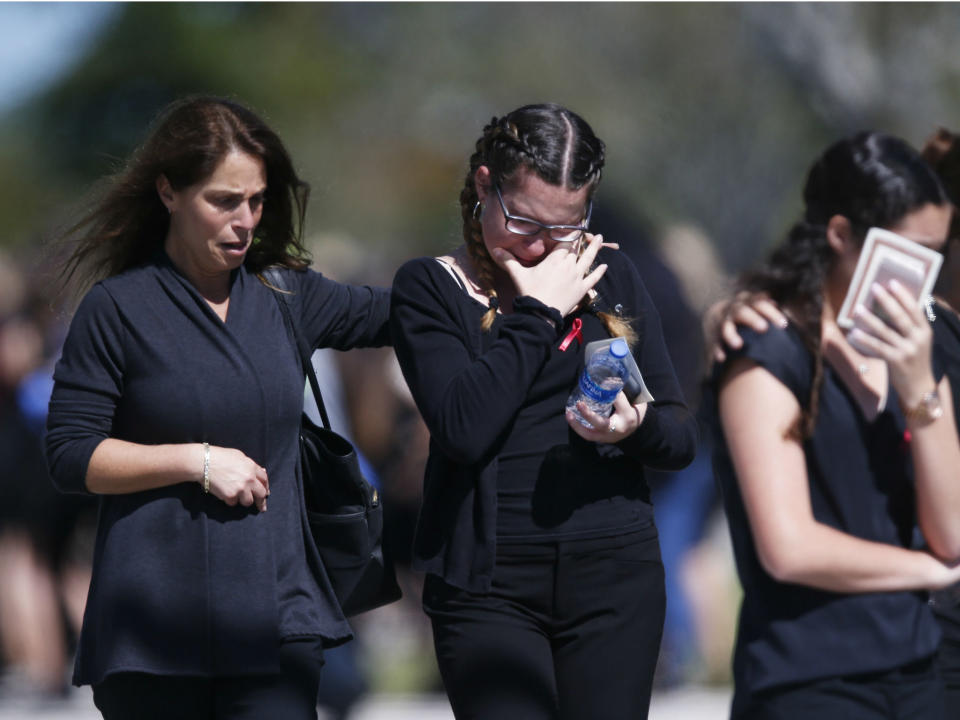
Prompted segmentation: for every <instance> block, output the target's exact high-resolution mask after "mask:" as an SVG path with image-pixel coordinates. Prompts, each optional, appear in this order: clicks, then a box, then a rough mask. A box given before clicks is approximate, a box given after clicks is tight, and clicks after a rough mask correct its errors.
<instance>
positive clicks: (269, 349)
mask: <svg viewBox="0 0 960 720" xmlns="http://www.w3.org/2000/svg"><path fill="white" fill-rule="evenodd" d="M287 275H288V277H289V279H288V281H287V282H288V285H289V287H290V288H291V289H293V290H294V295H293V312H294V318H295V320H296V321H297V322H298V323H299V330H300V332H301V333H302V335H303V337H304V338H305V339H306V340H308V341H309V342H310V343H311V344H312V345H313V346H314V347H333V348H337V349H347V348H350V347H356V346H375V345H384V344H387V343H388V342H389V327H388V326H387V318H388V312H389V311H388V303H389V298H388V296H387V294H386V291H385V290H380V289H372V288H366V287H351V286H346V285H341V284H339V283H336V282H333V281H331V280H328V279H326V278H324V277H323V276H322V275H320V274H319V273H315V272H312V271H305V272H294V271H287ZM231 281H232V286H231V291H230V306H229V313H228V316H227V319H226V321H225V322H224V321H221V320H220V318H219V317H218V316H217V315H216V313H215V312H214V311H213V310H212V308H211V307H210V306H209V305H208V304H207V302H206V301H205V300H204V299H203V298H202V297H201V296H200V295H199V293H197V291H196V290H195V289H194V288H193V286H192V285H191V284H190V283H189V282H188V281H187V280H186V278H185V277H183V276H182V275H181V274H180V273H179V272H178V271H177V270H176V269H175V267H174V266H173V265H172V263H171V262H170V260H169V259H168V258H167V257H166V255H164V254H161V255H160V256H158V258H157V260H156V262H155V263H153V264H150V265H147V266H144V267H140V268H137V269H133V270H130V271H128V272H125V273H123V274H121V275H118V276H115V277H112V278H109V279H107V280H104V281H103V282H101V283H98V284H97V285H95V286H94V287H93V289H92V290H91V291H90V292H89V293H88V294H87V296H86V297H85V298H84V300H83V301H82V303H81V304H80V307H79V308H78V310H77V313H76V315H75V317H74V319H73V322H72V323H71V327H70V332H69V335H68V337H67V340H66V343H65V345H64V349H63V355H62V357H61V359H60V361H59V362H58V363H57V367H56V371H55V373H54V380H55V387H54V390H53V396H52V398H51V401H50V415H49V419H48V435H47V456H48V463H49V466H50V470H51V476H52V478H53V481H54V483H55V484H56V485H57V486H58V487H59V488H60V489H61V490H64V491H67V492H86V491H87V490H86V484H85V479H86V474H87V466H88V464H89V461H90V457H91V455H92V454H93V451H94V450H95V448H96V447H97V445H99V444H100V443H101V442H102V441H103V440H104V439H105V438H108V437H109V438H118V439H121V440H127V441H130V442H135V443H143V444H163V443H199V442H209V443H210V444H211V445H217V446H223V447H228V448H237V449H239V450H241V451H242V452H244V453H245V454H246V455H247V456H249V457H250V458H252V459H253V460H254V461H256V462H257V463H259V464H260V465H262V466H264V467H265V468H266V469H267V473H268V475H269V477H270V491H271V494H270V501H269V506H268V510H267V512H265V513H258V512H257V511H256V510H255V509H254V508H245V507H242V506H239V505H238V506H235V507H229V506H227V505H226V504H225V503H224V502H223V501H222V500H219V499H218V498H216V497H215V496H213V495H212V494H211V495H205V494H204V493H203V490H202V488H201V486H200V484H199V483H180V484H177V485H172V486H169V487H162V488H157V489H154V490H148V491H143V492H135V493H127V494H118V495H102V496H100V516H99V525H98V529H97V539H96V546H95V550H94V559H93V579H92V583H91V586H90V594H89V599H88V601H87V607H86V612H85V615H84V621H83V628H82V631H81V636H80V646H79V650H78V653H77V660H76V667H75V671H74V682H75V683H76V684H78V685H79V684H85V683H93V684H95V683H98V682H100V681H102V680H103V679H104V678H105V677H106V676H108V675H109V674H111V673H114V672H120V671H135V672H147V673H155V674H162V675H174V674H175V675H194V676H198V675H199V676H217V675H246V674H254V673H271V672H277V671H278V665H277V649H278V647H279V642H280V641H281V640H283V639H289V638H295V637H305V636H315V637H322V638H323V639H324V640H325V641H326V642H327V644H336V643H338V642H342V641H344V640H346V639H348V638H349V637H350V628H349V625H348V624H347V622H346V620H345V619H344V617H343V614H342V613H341V611H340V608H339V606H338V605H337V601H336V599H335V597H334V596H333V594H332V591H331V589H330V586H329V583H328V582H327V579H326V574H325V573H324V572H323V570H322V565H321V564H320V561H319V558H318V557H317V556H316V551H315V550H314V548H313V547H312V545H310V544H309V543H308V542H306V537H307V534H306V533H307V530H306V520H305V512H304V508H303V501H302V492H301V491H300V489H299V477H298V471H297V458H298V440H297V438H298V433H299V427H300V413H301V410H302V407H303V386H304V382H303V374H302V372H301V370H300V367H299V362H298V360H297V356H296V354H295V351H294V348H293V345H292V341H291V339H290V337H289V335H288V333H287V330H286V328H285V325H284V322H283V318H282V316H281V314H280V309H279V307H278V304H277V302H276V299H275V297H274V296H273V294H274V291H272V290H271V289H269V288H268V287H266V286H265V285H263V284H262V283H261V282H260V281H259V279H258V278H257V277H256V276H255V275H254V274H252V273H251V272H249V271H248V270H247V269H246V268H241V269H239V270H237V271H235V272H234V273H233V276H232V278H231ZM201 469H202V468H200V467H198V468H197V474H198V476H199V475H200V473H201ZM214 471H215V468H214Z"/></svg>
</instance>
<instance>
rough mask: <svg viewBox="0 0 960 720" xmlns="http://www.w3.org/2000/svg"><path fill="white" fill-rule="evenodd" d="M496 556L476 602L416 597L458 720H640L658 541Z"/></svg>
mask: <svg viewBox="0 0 960 720" xmlns="http://www.w3.org/2000/svg"><path fill="white" fill-rule="evenodd" d="M642 537H643V536H642V535H639V534H633V535H624V536H621V537H616V538H603V539H600V540H580V541H570V542H559V543H550V544H542V545H540V544H538V545H514V546H510V547H503V546H501V547H500V548H499V550H498V553H497V565H496V569H495V571H494V577H493V586H492V588H491V590H490V592H489V593H487V594H476V593H470V592H466V591H464V590H460V589H458V588H455V587H452V586H450V585H448V584H447V583H445V582H443V580H441V579H440V578H438V577H436V576H432V575H431V576H428V577H427V582H426V585H425V587H424V609H425V610H426V612H427V614H428V615H429V616H430V619H431V621H432V623H433V638H434V646H435V648H436V652H437V660H438V663H439V666H440V673H441V675H442V677H443V683H444V686H445V687H446V690H447V695H448V696H449V698H450V704H451V705H452V707H453V712H454V715H455V716H456V717H457V718H458V720H502V719H503V718H511V719H512V718H517V719H518V720H519V719H520V718H522V719H523V720H554V719H556V718H562V719H564V720H567V719H569V720H583V719H584V718H590V719H591V720H627V719H629V720H637V719H638V718H640V719H642V718H645V717H647V710H648V707H649V704H650V691H651V686H652V683H653V671H654V668H655V666H656V661H657V652H658V650H659V647H660V635H661V632H662V630H663V616H664V611H665V605H666V598H665V594H664V585H663V564H662V563H661V561H660V548H659V545H658V543H657V539H656V537H655V536H654V537H653V538H649V537H648V538H647V539H640V538H642Z"/></svg>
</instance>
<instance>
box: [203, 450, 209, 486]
mask: <svg viewBox="0 0 960 720" xmlns="http://www.w3.org/2000/svg"><path fill="white" fill-rule="evenodd" d="M203 492H205V493H208V494H209V493H210V443H207V442H205V443H204V444H203Z"/></svg>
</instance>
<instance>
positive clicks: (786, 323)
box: [777, 318, 790, 330]
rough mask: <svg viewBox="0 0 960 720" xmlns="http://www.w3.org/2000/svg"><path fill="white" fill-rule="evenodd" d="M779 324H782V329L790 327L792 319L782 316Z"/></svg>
mask: <svg viewBox="0 0 960 720" xmlns="http://www.w3.org/2000/svg"><path fill="white" fill-rule="evenodd" d="M777 325H779V326H780V329H781V330H786V329H787V328H788V327H790V321H789V320H787V319H786V318H780V322H778V323H777Z"/></svg>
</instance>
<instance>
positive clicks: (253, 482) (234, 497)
mask: <svg viewBox="0 0 960 720" xmlns="http://www.w3.org/2000/svg"><path fill="white" fill-rule="evenodd" d="M209 474H210V494H211V495H215V496H216V497H218V498H220V499H221V500H223V501H224V502H225V503H226V504H227V505H231V506H232V505H237V504H238V503H239V504H240V505H243V506H244V507H249V506H250V505H256V506H257V510H259V511H260V512H264V511H265V510H266V509H267V496H268V495H270V481H269V479H268V477H267V470H266V468H263V467H260V466H259V465H258V464H257V463H255V462H254V461H253V460H251V459H250V458H249V457H247V456H246V455H244V454H243V453H242V452H240V451H239V450H235V449H233V448H225V447H216V446H213V445H211V446H210V468H209ZM202 482H203V480H202V479H201V483H202Z"/></svg>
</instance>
